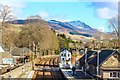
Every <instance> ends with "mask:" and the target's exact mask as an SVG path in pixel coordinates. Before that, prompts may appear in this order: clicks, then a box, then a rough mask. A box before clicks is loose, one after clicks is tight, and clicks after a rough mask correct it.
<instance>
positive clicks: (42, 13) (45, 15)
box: [38, 11, 49, 19]
mask: <svg viewBox="0 0 120 80" xmlns="http://www.w3.org/2000/svg"><path fill="white" fill-rule="evenodd" d="M38 15H40V16H41V17H42V18H43V19H46V18H48V17H49V14H48V12H47V11H39V13H38Z"/></svg>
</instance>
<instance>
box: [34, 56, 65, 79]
mask: <svg viewBox="0 0 120 80" xmlns="http://www.w3.org/2000/svg"><path fill="white" fill-rule="evenodd" d="M58 64H59V63H58V57H49V58H44V59H40V61H38V63H36V66H37V67H39V68H41V70H36V71H35V74H34V76H33V79H32V80H38V79H39V80H47V79H50V80H65V78H64V76H63V74H62V72H61V71H60V70H59V67H58ZM47 68H49V69H51V70H47ZM54 68H58V69H54ZM52 69H53V70H52ZM63 78H64V79H63Z"/></svg>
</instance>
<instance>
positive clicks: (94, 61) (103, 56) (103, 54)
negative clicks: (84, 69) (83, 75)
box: [88, 50, 117, 66]
mask: <svg viewBox="0 0 120 80" xmlns="http://www.w3.org/2000/svg"><path fill="white" fill-rule="evenodd" d="M116 52H117V51H114V50H102V51H101V52H100V53H99V65H98V66H100V65H101V64H102V63H103V62H104V61H106V60H107V59H108V58H109V57H110V56H111V55H112V54H114V53H116ZM88 64H92V65H95V66H97V56H95V57H93V58H92V59H91V60H90V61H89V62H88Z"/></svg>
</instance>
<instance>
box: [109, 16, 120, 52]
mask: <svg viewBox="0 0 120 80" xmlns="http://www.w3.org/2000/svg"><path fill="white" fill-rule="evenodd" d="M119 20H120V15H117V16H115V17H113V18H111V19H109V23H110V27H111V28H112V30H113V31H114V32H115V34H116V37H117V42H118V44H119V45H120V21H119ZM119 50H120V47H119Z"/></svg>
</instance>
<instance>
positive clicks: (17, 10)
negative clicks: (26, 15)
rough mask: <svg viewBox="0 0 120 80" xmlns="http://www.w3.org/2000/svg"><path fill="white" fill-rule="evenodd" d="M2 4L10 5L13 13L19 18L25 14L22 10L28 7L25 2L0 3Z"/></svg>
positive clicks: (5, 0) (5, 1) (7, 1)
mask: <svg viewBox="0 0 120 80" xmlns="http://www.w3.org/2000/svg"><path fill="white" fill-rule="evenodd" d="M0 4H2V5H8V6H9V7H10V8H11V9H12V11H13V13H14V14H15V15H17V16H20V15H22V13H23V11H22V9H23V8H24V7H26V4H25V3H24V2H17V1H13V0H11V1H9V0H4V1H3V0H2V1H0Z"/></svg>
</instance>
